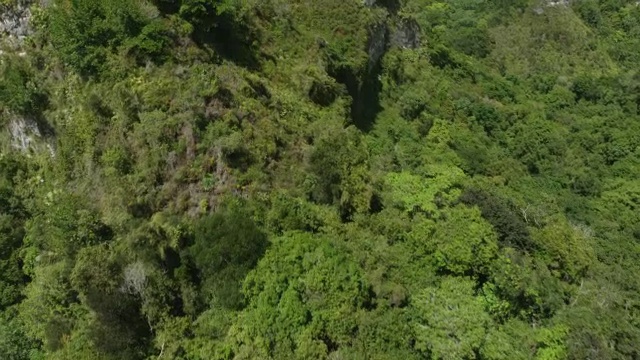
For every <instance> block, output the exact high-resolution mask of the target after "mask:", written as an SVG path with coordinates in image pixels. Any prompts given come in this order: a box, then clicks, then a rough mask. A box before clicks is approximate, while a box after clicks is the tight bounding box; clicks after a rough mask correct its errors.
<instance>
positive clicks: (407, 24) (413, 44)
mask: <svg viewBox="0 0 640 360" xmlns="http://www.w3.org/2000/svg"><path fill="white" fill-rule="evenodd" d="M391 44H392V45H393V46H398V47H401V48H404V49H415V48H417V47H418V46H420V25H418V23H417V22H416V21H415V20H413V19H403V20H401V21H400V23H399V24H398V27H397V28H396V30H395V31H394V32H393V34H392V35H391Z"/></svg>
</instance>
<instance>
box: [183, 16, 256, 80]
mask: <svg viewBox="0 0 640 360" xmlns="http://www.w3.org/2000/svg"><path fill="white" fill-rule="evenodd" d="M194 27H195V30H194V33H193V40H194V41H195V42H196V44H198V45H199V46H201V47H210V48H212V49H213V50H214V51H215V53H216V54H217V55H219V56H221V57H222V58H224V59H227V60H229V61H232V62H234V63H236V64H238V65H240V66H242V67H245V68H248V69H250V70H254V71H258V70H260V67H261V66H260V59H259V57H258V54H259V49H258V47H257V46H256V45H255V44H256V43H257V39H258V37H259V36H258V34H257V33H256V32H255V30H253V29H250V28H249V26H247V25H246V24H243V23H240V22H238V21H237V20H236V19H235V18H233V17H232V16H231V15H229V14H222V15H220V16H218V17H216V25H215V26H214V27H212V28H211V29H209V30H202V29H199V27H198V26H194Z"/></svg>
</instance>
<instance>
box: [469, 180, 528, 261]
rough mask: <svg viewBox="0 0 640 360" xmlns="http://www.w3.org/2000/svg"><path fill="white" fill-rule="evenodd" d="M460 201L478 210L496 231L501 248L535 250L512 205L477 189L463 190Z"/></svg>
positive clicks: (525, 226)
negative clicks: (474, 206) (476, 207)
mask: <svg viewBox="0 0 640 360" xmlns="http://www.w3.org/2000/svg"><path fill="white" fill-rule="evenodd" d="M460 201H462V202H463V203H464V204H467V205H476V206H478V207H479V208H480V211H481V212H482V217H483V218H485V219H486V220H487V221H488V222H489V223H490V224H491V225H493V228H494V229H495V230H496V233H497V234H498V240H499V241H500V244H501V245H502V246H509V247H514V248H517V249H519V250H523V251H531V250H534V249H535V244H534V242H533V239H531V234H530V233H529V229H528V228H527V224H526V223H525V221H524V220H523V219H522V218H521V217H520V216H519V215H518V214H517V213H516V211H515V206H514V205H513V204H510V203H509V202H507V201H506V200H503V199H501V198H499V197H497V196H495V195H493V194H490V193H489V192H487V191H484V190H482V189H477V188H467V189H465V190H464V192H463V193H462V196H461V197H460Z"/></svg>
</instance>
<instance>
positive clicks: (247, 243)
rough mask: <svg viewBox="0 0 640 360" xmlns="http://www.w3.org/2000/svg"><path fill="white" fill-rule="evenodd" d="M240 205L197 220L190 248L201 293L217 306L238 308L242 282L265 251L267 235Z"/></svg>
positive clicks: (240, 299)
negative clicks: (193, 241)
mask: <svg viewBox="0 0 640 360" xmlns="http://www.w3.org/2000/svg"><path fill="white" fill-rule="evenodd" d="M242 206H243V205H242V204H235V203H234V204H231V205H227V206H226V207H225V208H223V209H222V210H220V211H219V212H217V213H215V214H213V215H210V216H207V217H204V218H202V219H200V220H199V221H198V222H197V223H196V226H195V244H194V245H193V246H192V247H191V248H190V252H191V256H192V257H193V260H194V264H195V266H196V268H197V269H198V271H199V275H200V280H201V283H202V287H203V292H204V293H206V294H208V295H209V296H210V297H211V298H212V299H215V300H216V302H217V303H218V304H219V305H222V306H224V307H226V308H229V309H241V308H242V307H243V306H244V305H245V304H244V297H243V295H242V292H241V288H242V281H243V280H244V278H245V277H246V275H247V273H249V271H251V269H253V268H254V267H255V266H256V264H257V263H258V260H260V258H261V257H262V255H263V254H264V252H265V251H266V249H267V245H268V242H267V236H266V234H265V233H263V232H262V230H260V229H259V228H258V226H257V225H256V224H255V223H254V221H253V220H252V218H251V214H250V213H249V212H248V211H247V210H246V209H244V208H243V207H242Z"/></svg>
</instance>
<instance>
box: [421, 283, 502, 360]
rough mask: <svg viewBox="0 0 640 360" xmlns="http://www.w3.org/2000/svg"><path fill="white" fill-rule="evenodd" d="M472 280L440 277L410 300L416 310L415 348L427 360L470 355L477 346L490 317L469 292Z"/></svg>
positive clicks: (472, 354)
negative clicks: (439, 281)
mask: <svg viewBox="0 0 640 360" xmlns="http://www.w3.org/2000/svg"><path fill="white" fill-rule="evenodd" d="M473 286H474V283H473V281H471V280H468V279H464V278H460V279H457V278H444V279H443V281H442V284H440V286H438V287H434V288H430V289H425V290H423V291H422V292H421V293H420V294H418V296H416V298H415V299H414V300H413V302H412V305H413V306H414V307H415V311H416V312H417V319H416V323H415V328H414V331H415V332H416V348H417V349H418V350H420V351H422V352H423V353H424V354H425V356H427V357H428V358H430V359H464V358H473V357H474V354H475V353H476V352H477V351H478V350H479V349H480V347H481V345H482V343H483V340H484V337H485V334H486V331H487V327H488V326H489V323H490V317H489V315H488V314H487V313H485V312H484V310H483V306H482V301H481V300H480V298H478V297H475V296H474V293H473Z"/></svg>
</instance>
